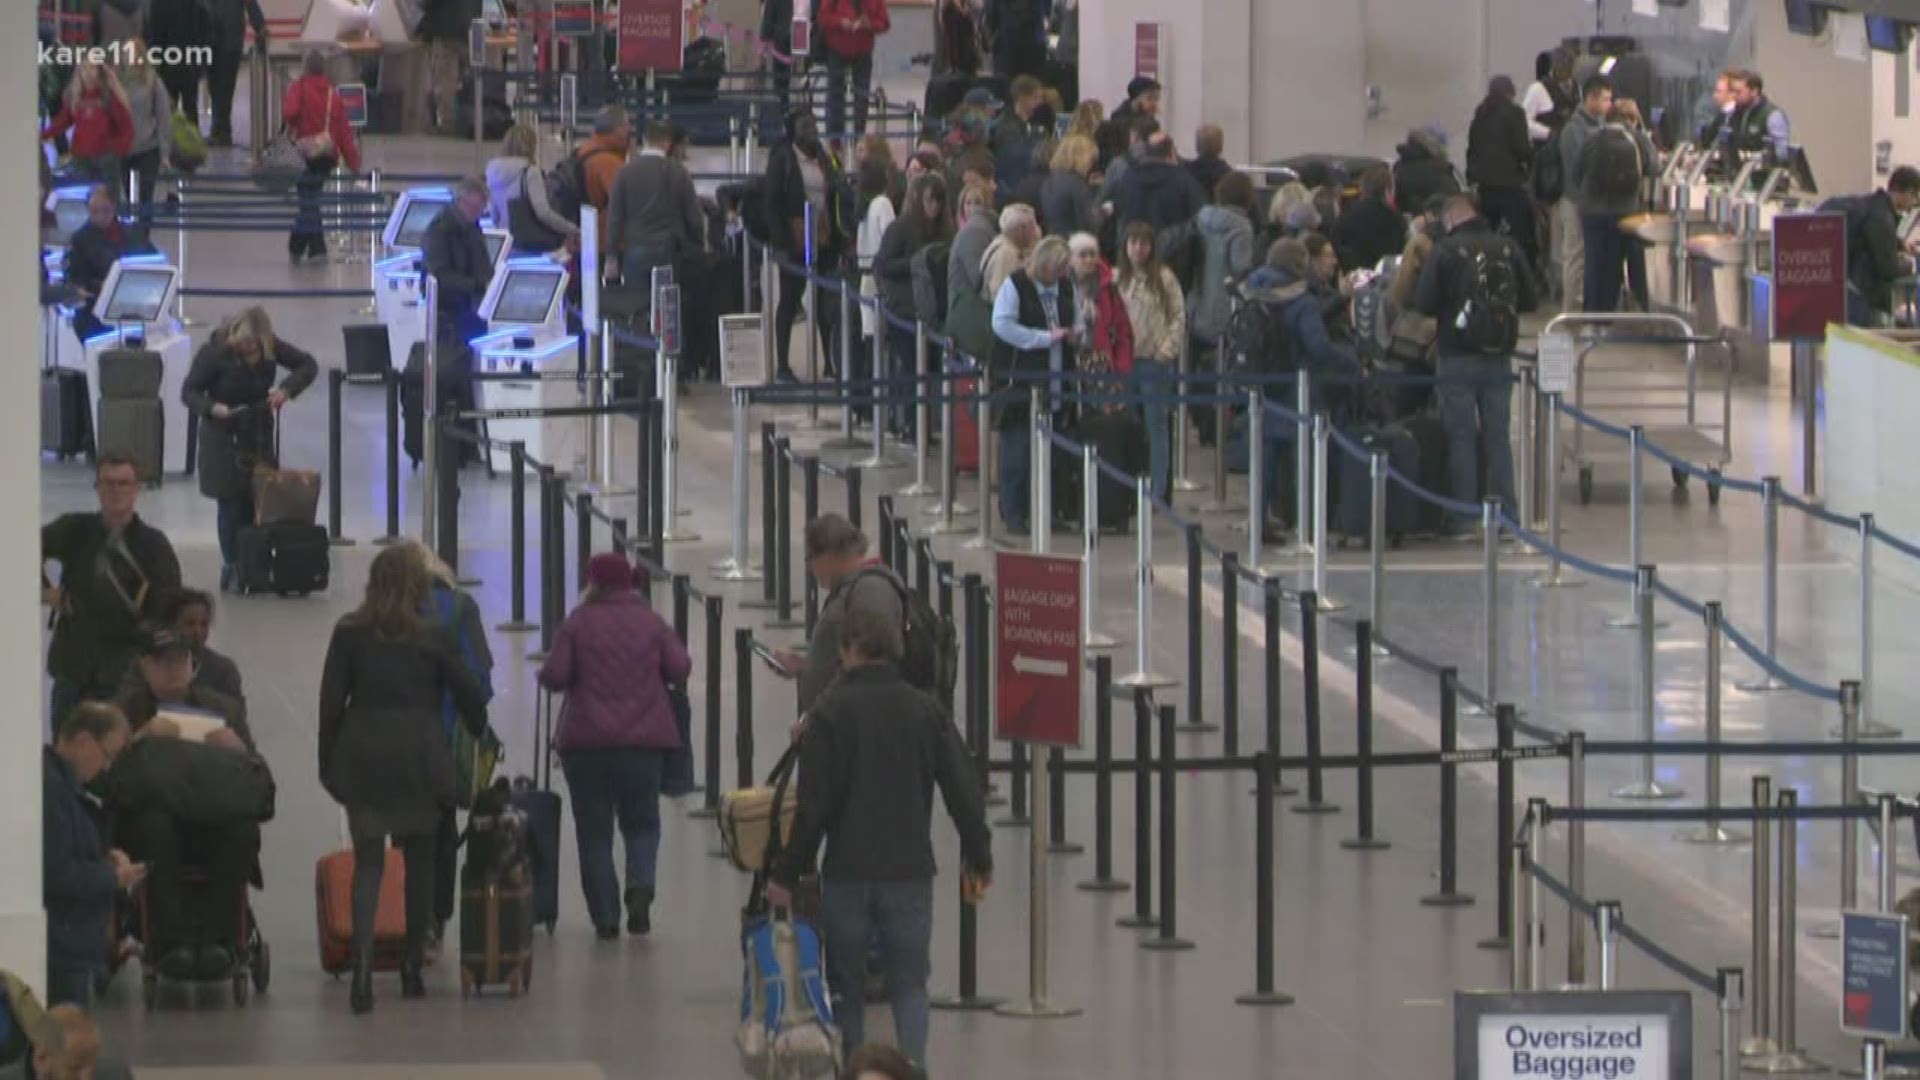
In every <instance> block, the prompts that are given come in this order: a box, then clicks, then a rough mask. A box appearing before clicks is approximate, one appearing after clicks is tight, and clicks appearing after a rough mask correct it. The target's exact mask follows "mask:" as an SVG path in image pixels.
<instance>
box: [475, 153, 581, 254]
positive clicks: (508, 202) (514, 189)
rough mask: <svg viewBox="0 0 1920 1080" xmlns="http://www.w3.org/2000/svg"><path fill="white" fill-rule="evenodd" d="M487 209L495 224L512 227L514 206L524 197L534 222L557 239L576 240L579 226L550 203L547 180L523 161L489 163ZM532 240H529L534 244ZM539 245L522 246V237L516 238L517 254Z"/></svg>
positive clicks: (522, 159)
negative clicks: (557, 237) (574, 237)
mask: <svg viewBox="0 0 1920 1080" xmlns="http://www.w3.org/2000/svg"><path fill="white" fill-rule="evenodd" d="M487 192H488V206H489V207H490V209H491V212H492V214H493V220H494V221H495V222H498V223H506V224H508V226H509V227H511V223H512V221H513V204H514V203H516V202H519V201H520V199H521V198H522V196H524V197H525V198H526V201H527V204H528V205H530V206H531V207H533V216H534V218H535V219H536V220H537V221H538V222H539V223H540V224H541V225H543V226H545V227H546V228H547V229H548V230H550V231H551V232H552V233H553V234H554V235H556V236H560V237H563V238H564V237H569V236H577V235H579V233H580V226H578V225H576V224H574V223H573V222H571V221H568V220H567V219H566V217H565V216H564V215H562V214H561V213H560V212H559V211H558V210H555V209H554V208H553V204H552V203H550V202H548V201H547V178H546V176H545V175H544V174H542V173H541V172H540V169H539V167H538V166H536V165H535V164H534V163H533V162H531V161H528V160H527V159H526V158H523V157H497V158H494V159H492V160H491V161H488V162H487ZM531 239H533V238H531V237H530V238H529V240H531ZM539 239H540V240H542V241H551V237H541V238H539ZM538 246H539V245H537V244H534V245H528V244H526V243H523V242H522V240H521V238H520V237H517V236H516V237H514V239H513V247H514V250H516V251H519V250H521V249H522V248H527V247H531V248H537V247H538Z"/></svg>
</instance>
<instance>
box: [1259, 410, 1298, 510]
mask: <svg viewBox="0 0 1920 1080" xmlns="http://www.w3.org/2000/svg"><path fill="white" fill-rule="evenodd" d="M1261 423H1263V424H1265V425H1266V429H1265V430H1264V431H1262V432H1261V435H1262V436H1263V441H1265V443H1266V444H1267V445H1266V452H1265V454H1266V456H1264V457H1263V458H1261V459H1260V468H1261V470H1262V471H1261V477H1260V478H1261V481H1262V483H1261V485H1260V520H1261V521H1271V522H1273V523H1274V524H1276V525H1279V526H1282V527H1283V528H1288V529H1292V528H1296V527H1301V526H1302V525H1303V524H1304V523H1302V522H1296V521H1294V520H1293V518H1294V511H1295V510H1296V509H1298V507H1296V506H1295V505H1294V504H1295V502H1296V500H1295V498H1294V481H1295V480H1296V479H1298V477H1297V476H1296V474H1295V465H1294V457H1293V446H1294V442H1295V438H1294V432H1293V430H1292V429H1291V428H1290V427H1288V428H1283V427H1282V426H1281V424H1280V421H1279V419H1278V418H1276V417H1275V416H1274V415H1273V414H1272V413H1268V414H1267V415H1266V416H1264V417H1262V418H1261Z"/></svg>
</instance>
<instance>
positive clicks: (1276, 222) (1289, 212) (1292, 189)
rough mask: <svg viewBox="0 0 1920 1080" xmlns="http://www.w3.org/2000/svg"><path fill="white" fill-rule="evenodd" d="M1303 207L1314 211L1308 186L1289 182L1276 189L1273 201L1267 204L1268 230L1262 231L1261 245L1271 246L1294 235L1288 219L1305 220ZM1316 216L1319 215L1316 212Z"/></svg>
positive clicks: (1311, 193)
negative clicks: (1274, 242) (1283, 238)
mask: <svg viewBox="0 0 1920 1080" xmlns="http://www.w3.org/2000/svg"><path fill="white" fill-rule="evenodd" d="M1301 207H1305V208H1306V210H1312V209H1313V192H1312V191H1310V190H1308V188H1307V185H1305V184H1303V183H1301V182H1300V181H1298V180H1289V181H1287V182H1286V183H1284V184H1281V185H1280V186H1279V187H1278V188H1276V189H1275V190H1274V193H1273V201H1271V202H1269V203H1268V204H1267V224H1266V228H1265V229H1263V230H1261V235H1260V240H1261V245H1262V246H1263V247H1265V246H1269V245H1271V244H1272V243H1273V241H1275V240H1278V239H1280V238H1282V237H1285V236H1292V235H1293V234H1294V233H1293V229H1292V228H1291V227H1290V225H1289V222H1288V219H1289V218H1291V219H1293V220H1294V221H1295V222H1298V221H1299V220H1301V219H1302V218H1304V217H1305V215H1306V210H1302V209H1300V208H1301ZM1314 216H1315V217H1318V216H1319V215H1318V213H1317V212H1316V213H1315V215H1314Z"/></svg>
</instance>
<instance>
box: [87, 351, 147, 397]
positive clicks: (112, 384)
mask: <svg viewBox="0 0 1920 1080" xmlns="http://www.w3.org/2000/svg"><path fill="white" fill-rule="evenodd" d="M160 367H161V362H160V354H159V353H157V352H154V351H153V350H152V349H107V350H106V351H104V352H102V353H101V354H100V397H101V398H102V399H105V398H132V399H139V400H145V399H149V398H158V397H159V396H160Z"/></svg>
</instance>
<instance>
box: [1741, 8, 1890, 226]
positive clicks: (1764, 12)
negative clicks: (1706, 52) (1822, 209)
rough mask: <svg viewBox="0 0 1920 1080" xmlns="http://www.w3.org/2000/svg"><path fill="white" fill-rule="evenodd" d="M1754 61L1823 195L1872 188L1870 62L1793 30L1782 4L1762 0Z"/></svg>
mask: <svg viewBox="0 0 1920 1080" xmlns="http://www.w3.org/2000/svg"><path fill="white" fill-rule="evenodd" d="M1753 65H1754V67H1755V68H1756V69H1758V70H1759V71H1760V72H1762V73H1763V74H1765V75H1766V78H1767V96H1768V97H1770V98H1772V99H1773V100H1774V101H1775V102H1777V103H1778V104H1779V105H1780V106H1781V107H1782V108H1784V109H1786V111H1787V115H1788V118H1789V119H1791V120H1792V122H1793V141H1794V142H1796V143H1799V144H1800V145H1802V146H1804V147H1806V150H1807V160H1808V162H1809V163H1811V164H1812V166H1813V175H1814V179H1815V180H1817V181H1818V182H1819V184H1820V191H1821V194H1823V195H1844V194H1849V193H1855V192H1861V191H1865V190H1867V189H1868V188H1869V187H1870V186H1872V180H1873V112H1872V107H1871V102H1872V100H1873V66H1872V65H1871V64H1870V63H1867V62H1864V61H1859V60H1842V59H1840V58H1839V57H1837V56H1835V55H1834V54H1833V45H1832V43H1831V42H1829V41H1827V40H1825V39H1824V38H1810V37H1804V36H1801V35H1799V34H1793V33H1789V32H1788V30H1787V15H1786V7H1785V5H1782V4H1764V3H1763V4H1758V5H1756V11H1755V21H1754V56H1753Z"/></svg>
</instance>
